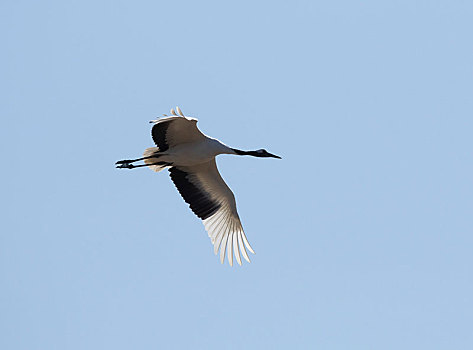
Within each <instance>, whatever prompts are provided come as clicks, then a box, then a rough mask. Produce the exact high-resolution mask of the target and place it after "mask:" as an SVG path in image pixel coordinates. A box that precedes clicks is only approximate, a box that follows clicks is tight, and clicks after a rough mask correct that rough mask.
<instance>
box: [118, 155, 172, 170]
mask: <svg viewBox="0 0 473 350" xmlns="http://www.w3.org/2000/svg"><path fill="white" fill-rule="evenodd" d="M145 158H146V157H145ZM148 158H153V157H148ZM117 164H118V165H117V168H118V169H134V168H141V167H144V166H151V165H165V166H172V163H168V162H156V163H151V164H139V165H133V164H131V163H118V162H117Z"/></svg>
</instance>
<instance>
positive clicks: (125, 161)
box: [115, 154, 162, 168]
mask: <svg viewBox="0 0 473 350" xmlns="http://www.w3.org/2000/svg"><path fill="white" fill-rule="evenodd" d="M161 156H162V154H153V155H152V156H147V157H141V158H136V159H124V160H119V161H118V162H116V163H115V164H123V165H127V164H130V163H134V162H139V161H140V160H145V159H150V158H159V157H161ZM125 168H126V166H125Z"/></svg>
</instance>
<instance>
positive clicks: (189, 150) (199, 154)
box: [116, 107, 281, 266]
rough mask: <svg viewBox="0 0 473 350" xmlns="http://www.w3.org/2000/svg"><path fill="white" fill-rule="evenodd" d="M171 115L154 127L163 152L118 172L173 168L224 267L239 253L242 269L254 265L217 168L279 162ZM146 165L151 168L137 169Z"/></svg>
mask: <svg viewBox="0 0 473 350" xmlns="http://www.w3.org/2000/svg"><path fill="white" fill-rule="evenodd" d="M176 110H177V112H178V113H179V114H176V112H175V111H174V109H171V114H172V116H169V117H168V116H165V117H164V118H160V119H158V120H152V121H151V122H150V123H154V125H153V128H152V130H151V136H152V138H153V140H154V142H155V143H156V146H157V147H151V148H147V149H146V150H145V152H144V154H143V157H142V158H138V159H127V160H120V161H118V162H116V164H117V168H127V169H133V168H138V167H144V166H148V167H149V168H151V169H152V170H154V171H156V172H158V171H161V170H163V169H165V168H169V173H170V175H171V179H172V181H173V182H174V184H175V185H176V187H177V190H178V191H179V193H180V194H181V196H182V198H183V199H184V200H185V201H186V202H187V203H188V204H189V207H190V208H191V210H192V211H193V212H194V213H195V214H196V215H197V216H198V217H199V218H200V219H201V220H202V221H203V224H204V226H205V229H206V230H207V233H208V235H209V237H210V239H211V241H212V244H213V245H214V252H215V254H217V253H218V251H219V250H220V261H221V263H222V264H223V262H224V260H225V251H227V252H228V255H227V256H228V262H229V264H230V265H231V266H232V265H233V251H234V252H235V257H236V260H237V262H238V264H240V265H241V256H240V252H241V254H242V255H243V257H244V258H245V259H246V260H247V261H248V262H250V258H249V257H248V253H247V251H246V248H248V250H249V251H250V252H252V253H253V254H254V251H253V249H252V248H251V246H250V244H249V242H248V240H247V238H246V236H245V233H244V231H243V227H242V225H241V222H240V217H239V216H238V212H237V208H236V203H235V196H234V195H233V192H232V191H231V190H230V188H229V187H228V186H227V184H226V183H225V181H223V179H222V177H221V176H220V173H219V172H218V169H217V164H216V163H215V157H216V156H217V155H219V154H236V155H240V156H241V155H250V156H254V157H273V158H279V159H281V157H279V156H276V155H274V154H271V153H269V152H267V151H266V150H264V149H259V150H257V151H242V150H239V149H235V148H230V147H228V146H226V145H224V144H223V143H221V142H220V141H218V140H216V139H213V138H211V137H208V136H206V135H204V134H202V133H201V132H200V130H199V129H198V128H197V119H194V118H190V117H186V116H184V114H183V113H182V111H181V109H180V108H179V107H176ZM140 160H143V161H144V163H145V164H141V165H134V164H132V163H134V162H137V161H140Z"/></svg>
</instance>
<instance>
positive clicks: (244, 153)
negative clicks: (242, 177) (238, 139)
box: [231, 148, 258, 157]
mask: <svg viewBox="0 0 473 350" xmlns="http://www.w3.org/2000/svg"><path fill="white" fill-rule="evenodd" d="M231 150H232V151H233V152H235V154H237V155H239V156H254V157H258V153H256V151H242V150H241V149H236V148H232V149H231Z"/></svg>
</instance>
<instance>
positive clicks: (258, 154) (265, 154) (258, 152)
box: [253, 148, 281, 159]
mask: <svg viewBox="0 0 473 350" xmlns="http://www.w3.org/2000/svg"><path fill="white" fill-rule="evenodd" d="M253 155H254V156H256V157H271V158H277V159H281V157H279V156H277V155H275V154H272V153H269V152H268V151H266V150H265V149H263V148H262V149H259V150H256V151H254V154H253Z"/></svg>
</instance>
